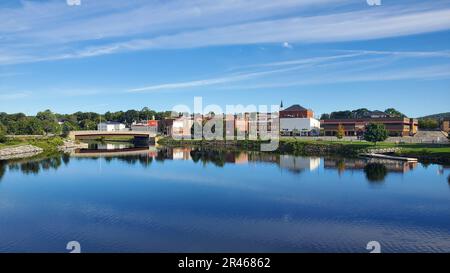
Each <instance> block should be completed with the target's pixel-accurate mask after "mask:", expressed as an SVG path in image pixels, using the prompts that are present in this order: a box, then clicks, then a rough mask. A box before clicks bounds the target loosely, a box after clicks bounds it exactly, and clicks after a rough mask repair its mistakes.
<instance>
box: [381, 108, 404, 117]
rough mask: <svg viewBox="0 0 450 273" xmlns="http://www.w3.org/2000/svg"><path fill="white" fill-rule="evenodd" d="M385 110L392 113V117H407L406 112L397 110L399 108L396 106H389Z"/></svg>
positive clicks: (389, 113)
mask: <svg viewBox="0 0 450 273" xmlns="http://www.w3.org/2000/svg"><path fill="white" fill-rule="evenodd" d="M384 112H385V113H386V114H388V115H390V116H391V117H396V118H404V117H406V115H405V114H403V113H402V112H400V111H397V109H395V108H388V109H386V110H385V111H384Z"/></svg>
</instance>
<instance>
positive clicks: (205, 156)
mask: <svg viewBox="0 0 450 273" xmlns="http://www.w3.org/2000/svg"><path fill="white" fill-rule="evenodd" d="M190 154H191V158H192V161H194V162H195V163H197V162H199V161H201V162H202V163H203V164H206V163H208V162H212V163H213V164H214V165H216V166H218V167H223V166H224V165H225V162H226V156H227V152H224V151H220V150H216V151H215V150H207V149H194V150H192V151H191V152H190Z"/></svg>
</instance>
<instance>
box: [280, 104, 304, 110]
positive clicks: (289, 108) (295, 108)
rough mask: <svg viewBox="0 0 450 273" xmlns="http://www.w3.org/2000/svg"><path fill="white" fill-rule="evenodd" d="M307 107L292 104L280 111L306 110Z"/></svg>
mask: <svg viewBox="0 0 450 273" xmlns="http://www.w3.org/2000/svg"><path fill="white" fill-rule="evenodd" d="M307 110H308V109H306V108H305V107H303V106H300V105H299V104H294V105H292V106H291V107H288V108H286V109H284V110H282V111H307Z"/></svg>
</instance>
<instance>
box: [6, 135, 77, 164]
mask: <svg viewBox="0 0 450 273" xmlns="http://www.w3.org/2000/svg"><path fill="white" fill-rule="evenodd" d="M84 146H85V145H84V144H80V143H76V142H73V141H69V140H64V139H63V138H60V137H39V138H29V137H25V138H14V139H9V140H8V141H7V142H6V143H2V144H0V160H7V159H16V158H28V157H33V156H37V155H39V156H46V155H51V154H54V153H58V152H68V151H70V150H73V149H77V148H83V147H84Z"/></svg>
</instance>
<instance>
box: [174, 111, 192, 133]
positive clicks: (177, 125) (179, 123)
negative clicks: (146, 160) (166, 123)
mask: <svg viewBox="0 0 450 273" xmlns="http://www.w3.org/2000/svg"><path fill="white" fill-rule="evenodd" d="M192 125H194V120H193V118H192V117H190V116H189V117H185V116H182V117H179V118H177V119H175V120H174V121H173V124H172V137H173V138H191V128H192Z"/></svg>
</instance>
